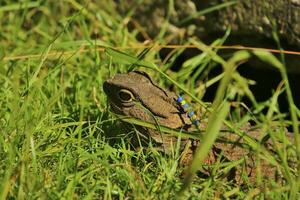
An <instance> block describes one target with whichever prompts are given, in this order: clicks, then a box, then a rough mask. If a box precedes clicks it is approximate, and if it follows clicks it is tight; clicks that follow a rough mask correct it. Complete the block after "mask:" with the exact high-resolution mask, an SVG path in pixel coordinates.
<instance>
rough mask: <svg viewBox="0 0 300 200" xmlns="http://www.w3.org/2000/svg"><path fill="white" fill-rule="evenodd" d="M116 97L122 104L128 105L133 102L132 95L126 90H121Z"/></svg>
mask: <svg viewBox="0 0 300 200" xmlns="http://www.w3.org/2000/svg"><path fill="white" fill-rule="evenodd" d="M118 97H119V99H120V100H121V101H122V102H125V103H128V102H131V101H132V100H133V94H132V93H131V92H130V91H129V90H126V89H121V90H120V91H119V93H118Z"/></svg>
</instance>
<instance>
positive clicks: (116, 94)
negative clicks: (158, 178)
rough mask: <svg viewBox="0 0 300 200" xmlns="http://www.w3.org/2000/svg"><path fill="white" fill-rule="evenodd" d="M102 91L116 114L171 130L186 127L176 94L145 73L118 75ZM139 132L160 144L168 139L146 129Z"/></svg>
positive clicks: (108, 81)
mask: <svg viewBox="0 0 300 200" xmlns="http://www.w3.org/2000/svg"><path fill="white" fill-rule="evenodd" d="M103 89H104V92H105V93H106V95H107V97H108V100H109V103H110V105H111V108H112V111H113V112H115V113H116V114H120V115H124V116H129V117H134V118H137V119H140V120H143V121H147V122H152V123H158V124H160V125H164V126H167V127H170V128H180V127H183V126H184V125H185V124H186V121H187V118H186V116H185V115H183V114H182V112H181V111H180V109H179V107H178V105H177V104H176V96H175V94H173V93H171V92H169V91H166V90H164V89H162V88H160V87H159V86H157V85H156V84H155V83H153V81H152V80H151V78H150V77H149V75H148V74H146V73H145V72H139V71H133V72H129V73H126V74H117V75H115V76H114V77H112V78H110V79H108V80H107V81H105V82H104V85H103ZM138 130H139V131H140V132H141V133H142V134H144V136H146V137H147V138H152V139H154V141H155V142H157V143H165V142H166V141H165V140H167V136H164V137H162V136H161V135H162V134H160V133H159V131H155V130H150V129H147V128H143V127H139V128H138Z"/></svg>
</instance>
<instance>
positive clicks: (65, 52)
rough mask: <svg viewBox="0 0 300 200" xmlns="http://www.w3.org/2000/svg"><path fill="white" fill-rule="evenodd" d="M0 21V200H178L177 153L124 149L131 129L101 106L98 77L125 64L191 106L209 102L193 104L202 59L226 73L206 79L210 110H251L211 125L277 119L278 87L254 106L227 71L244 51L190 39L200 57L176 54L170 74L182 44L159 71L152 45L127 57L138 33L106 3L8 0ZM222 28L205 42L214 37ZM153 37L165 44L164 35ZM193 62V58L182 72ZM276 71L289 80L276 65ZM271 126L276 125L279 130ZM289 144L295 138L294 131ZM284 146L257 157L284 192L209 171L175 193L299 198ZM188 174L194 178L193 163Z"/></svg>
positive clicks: (267, 124)
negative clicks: (247, 105) (279, 175)
mask: <svg viewBox="0 0 300 200" xmlns="http://www.w3.org/2000/svg"><path fill="white" fill-rule="evenodd" d="M0 18H1V21H0V27H1V32H0V39H1V48H0V72H1V73H0V85H1V88H0V130H1V134H0V198H1V199H7V198H11V199H14V198H22V199H23V198H26V199H27V198H28V199H34V198H43V199H60V198H68V199H69V198H70V199H71V198H72V199H73V198H80V199H98V198H103V199H116V198H119V199H126V198H132V199H145V198H149V199H157V198H159V199H173V198H176V197H177V194H178V192H179V191H180V190H181V189H182V187H183V183H182V171H183V167H182V166H180V165H179V163H178V155H177V154H176V155H174V156H169V157H168V156H164V155H162V154H160V153H159V152H157V151H156V150H155V149H151V148H149V149H148V150H147V151H136V152H135V151H132V150H131V149H130V148H129V146H130V145H129V144H128V141H127V139H126V137H123V136H127V135H128V134H129V133H128V132H124V130H120V129H119V126H118V122H117V120H116V119H115V118H114V117H113V116H112V115H111V113H110V112H109V111H108V109H109V108H108V106H107V105H108V104H107V101H106V97H105V94H104V92H103V90H102V85H103V82H104V81H105V79H107V78H108V77H110V76H112V75H113V74H116V73H118V72H126V71H127V70H128V68H129V67H136V66H139V67H140V66H142V67H144V68H143V70H146V71H148V72H149V73H151V74H152V75H153V77H154V79H155V80H157V81H158V82H159V84H160V85H162V86H165V87H168V86H170V85H174V86H176V89H175V90H176V92H178V93H185V94H186V96H187V99H189V100H191V101H194V102H195V104H194V107H195V108H199V107H203V106H205V107H208V106H207V103H204V102H202V101H201V100H200V99H201V97H202V95H203V93H200V92H199V91H203V90H204V89H205V88H203V87H202V86H199V87H198V82H197V81H198V80H196V76H195V75H194V74H193V73H194V69H196V70H198V68H197V66H200V68H199V70H198V71H197V74H199V75H203V74H204V73H206V72H207V71H206V70H207V69H206V68H208V67H207V66H212V67H217V66H219V65H222V66H223V68H224V69H225V72H224V73H222V74H220V75H219V76H216V77H214V78H212V79H210V80H208V81H207V85H208V86H210V85H212V84H215V83H216V82H219V80H222V81H223V82H222V81H221V85H220V86H219V87H220V89H219V92H218V93H217V97H216V99H215V101H214V103H213V106H212V107H209V109H210V111H209V112H211V113H214V112H215V111H216V110H218V109H219V111H222V112H223V111H224V113H227V112H229V103H230V100H231V99H238V98H237V97H243V96H247V97H249V98H250V99H251V100H252V103H253V105H254V106H253V109H252V110H253V112H252V113H250V112H249V113H246V114H244V115H243V116H242V117H241V116H240V115H239V112H238V109H235V110H234V112H232V113H233V114H232V115H234V114H235V113H237V114H236V115H237V116H238V117H237V118H238V121H229V120H228V118H226V119H225V116H226V115H225V114H224V116H221V118H220V117H218V116H215V118H214V117H213V116H212V120H211V123H212V125H211V126H212V127H214V125H216V124H218V123H221V122H222V123H225V124H227V125H228V126H232V128H233V129H234V130H235V131H236V132H237V134H239V131H238V128H234V127H235V126H234V125H235V124H238V123H241V124H242V123H245V122H247V121H250V120H253V121H255V122H257V125H258V126H261V127H264V128H265V130H266V131H267V130H270V128H271V124H273V123H277V124H279V127H280V126H281V127H283V126H284V125H285V123H286V121H284V118H283V117H282V113H280V112H279V110H278V109H277V108H278V105H277V104H276V95H277V96H278V95H284V91H288V93H289V92H290V91H289V88H288V86H287V85H286V84H283V85H282V87H281V88H279V90H278V92H275V93H274V97H270V100H269V101H267V102H265V103H259V102H256V101H255V98H254V97H253V95H252V93H251V91H250V90H249V88H248V83H249V82H248V80H246V79H244V78H243V77H241V76H239V74H238V73H237V72H236V71H235V68H236V67H237V64H238V63H239V62H243V61H244V60H245V59H247V58H248V57H250V56H253V55H252V54H251V52H245V51H240V52H236V53H235V54H234V56H233V57H232V58H231V59H229V60H224V59H223V58H221V57H220V56H218V54H217V52H215V51H212V50H211V49H210V48H209V47H207V46H205V45H204V44H202V43H200V42H199V41H196V40H193V39H191V40H190V41H186V44H194V45H195V46H196V47H197V48H199V49H200V50H201V51H202V52H203V53H202V54H201V55H199V56H197V57H195V58H191V59H190V60H188V61H186V63H185V65H184V67H183V68H182V69H181V70H180V71H179V72H177V73H171V72H170V71H169V70H168V68H169V66H171V65H172V64H173V63H174V62H175V60H176V58H177V57H178V56H179V55H180V53H181V52H182V51H183V50H182V49H177V50H174V51H175V53H174V54H173V55H170V59H169V61H168V63H166V65H164V66H161V65H162V61H161V60H160V57H159V54H158V51H156V47H155V46H156V44H154V45H153V49H150V50H149V51H148V52H147V54H145V55H144V56H142V57H141V58H140V59H138V58H136V57H139V56H138V55H140V56H141V55H142V54H143V51H142V50H139V49H136V48H134V47H136V46H139V42H138V41H137V40H136V37H137V34H138V31H137V30H134V31H129V30H128V29H127V24H126V23H127V20H128V19H124V18H122V17H121V16H120V15H119V14H118V13H117V12H116V10H115V6H114V3H113V1H108V0H107V1H99V2H96V3H95V2H88V3H86V2H83V1H73V0H67V1H43V2H42V1H23V2H22V3H21V2H19V3H16V2H15V1H11V0H5V1H2V2H1V3H0ZM228 34H229V32H228V33H227V34H226V35H225V36H224V38H220V39H219V40H217V41H215V44H222V43H223V42H224V40H225V39H226V37H227V35H228ZM160 37H161V38H160V42H162V44H163V41H164V40H163V34H160ZM103 47H119V48H126V53H125V54H122V53H120V52H117V51H114V50H111V49H109V48H107V49H106V51H107V54H105V53H103V50H104V49H103ZM131 47H132V48H131ZM123 52H125V50H123ZM141 52H142V53H141ZM254 54H256V55H257V56H258V57H260V58H262V57H263V58H264V60H267V61H269V62H272V59H274V58H273V57H272V55H270V54H268V55H262V54H260V53H259V52H255V53H254ZM120 55H122V56H123V57H122V56H120ZM129 55H135V56H129ZM195 62H196V63H198V65H195V66H194V67H195V68H189V66H190V64H191V63H195ZM272 63H274V62H272ZM276 63H278V62H277V61H276ZM281 65H282V64H280V66H281ZM158 66H159V67H158ZM276 66H277V67H278V64H276ZM145 67H146V68H145ZM281 67H283V66H281ZM227 69H228V70H231V71H230V73H229V72H226V70H227ZM280 72H281V73H282V76H283V81H284V83H287V78H286V76H285V72H284V71H280ZM182 77H186V78H182ZM187 77H192V78H191V79H187ZM202 81H203V80H202ZM225 91H226V92H225ZM288 96H289V103H290V107H291V113H292V115H293V117H292V121H290V122H288V123H290V124H292V125H293V127H294V130H295V133H297V126H298V125H297V123H298V122H297V112H298V115H299V110H297V109H296V107H295V106H294V103H293V101H292V99H291V96H290V94H288ZM272 100H273V101H272ZM238 103H241V102H238ZM239 105H241V104H239ZM239 108H240V107H239ZM263 109H269V113H268V115H263V114H261V112H260V111H261V110H263ZM298 117H299V116H298ZM131 122H133V121H131ZM133 123H134V122H133ZM136 123H138V122H136ZM209 130H213V131H211V133H210V135H211V137H209V138H208V139H207V140H205V141H204V142H205V143H206V144H207V146H206V147H205V149H204V150H201V149H200V151H199V155H200V157H201V156H202V157H203V156H205V154H206V151H207V150H209V148H210V146H211V145H212V144H213V142H214V140H215V139H216V137H217V136H218V131H215V130H214V129H209ZM209 130H208V132H209ZM280 130H281V133H283V132H284V129H283V128H282V129H280ZM173 131H174V130H173ZM166 132H168V131H167V130H166ZM169 132H170V133H172V130H171V131H170V130H169ZM175 132H176V131H175ZM120 134H121V136H120ZM122 134H123V135H122ZM271 136H272V135H271ZM111 138H113V139H111ZM274 138H275V140H276V137H274ZM295 140H296V144H298V143H299V142H298V141H299V140H298V139H297V137H295ZM247 142H248V143H249V145H250V146H251V147H252V148H254V149H255V150H256V149H257V148H258V144H257V142H256V141H253V140H252V139H251V138H249V139H248V141H247ZM292 150H293V152H294V153H295V152H296V151H297V152H299V147H298V146H297V145H296V147H294V146H293V147H292ZM288 153H289V152H288V151H287V150H286V148H283V149H279V150H278V155H279V158H277V157H276V158H274V156H270V155H269V154H268V152H266V151H263V150H262V151H259V154H261V157H262V158H265V157H266V158H267V159H270V160H271V161H272V159H273V160H276V159H277V160H276V161H277V162H276V164H278V165H279V166H278V167H279V168H281V169H283V170H282V171H283V172H284V176H285V178H286V184H284V186H283V187H281V186H280V185H277V184H276V183H275V182H274V183H272V182H270V183H267V184H266V185H264V184H265V183H264V184H263V183H261V184H258V186H257V184H253V183H251V182H249V183H247V184H245V186H243V187H240V186H239V185H237V184H235V183H233V182H227V181H226V180H225V179H223V178H222V177H221V176H220V174H221V173H222V171H219V170H218V168H216V170H215V173H214V174H213V175H212V176H211V177H208V178H206V179H203V178H200V177H199V178H193V179H190V180H188V181H187V182H186V183H185V184H186V186H187V189H189V193H188V194H187V193H184V194H183V195H185V196H186V197H190V198H194V199H197V198H201V199H211V198H236V199H244V198H248V199H250V198H252V197H261V198H263V197H266V198H277V197H279V198H286V199H287V198H289V197H297V195H299V191H298V188H297V186H299V181H298V180H297V177H296V176H295V175H296V174H297V169H290V168H289V167H288V166H287V164H286V161H285V158H286V157H287V154H288ZM276 155H277V154H276ZM201 159H203V158H201ZM278 160H279V161H283V162H282V163H281V162H278ZM193 166H196V168H199V167H200V166H201V160H199V161H197V160H195V161H194V165H193ZM188 173H191V174H194V173H195V170H194V169H191V170H190V171H188ZM258 183H259V181H258ZM188 186H189V187H188Z"/></svg>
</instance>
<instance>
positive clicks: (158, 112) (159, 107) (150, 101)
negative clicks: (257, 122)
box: [103, 71, 291, 182]
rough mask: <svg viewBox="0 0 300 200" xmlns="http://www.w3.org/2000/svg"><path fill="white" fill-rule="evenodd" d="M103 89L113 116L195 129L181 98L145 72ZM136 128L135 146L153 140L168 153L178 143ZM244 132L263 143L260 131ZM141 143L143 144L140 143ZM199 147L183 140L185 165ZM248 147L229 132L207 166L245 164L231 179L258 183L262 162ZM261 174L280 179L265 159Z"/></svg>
mask: <svg viewBox="0 0 300 200" xmlns="http://www.w3.org/2000/svg"><path fill="white" fill-rule="evenodd" d="M103 89H104V92H105V93H106V95H107V96H108V100H109V103H110V105H111V108H112V110H113V112H114V113H116V114H120V115H124V116H129V117H134V118H137V119H141V120H143V121H147V122H151V123H155V124H159V125H163V126H167V127H170V128H173V129H181V130H182V129H185V130H190V129H191V128H192V127H193V126H192V122H191V120H190V118H188V117H187V114H186V113H185V112H183V111H182V108H181V107H180V105H179V104H178V103H177V102H176V99H177V96H176V95H175V93H172V92H170V91H168V90H165V89H163V88H161V87H159V86H158V85H156V84H155V83H154V82H153V81H152V80H151V78H150V77H149V75H148V74H146V73H145V72H140V71H133V72H129V73H126V74H117V75H115V76H114V77H112V78H111V79H108V80H107V81H105V82H104V85H103ZM205 126H206V124H205V123H201V125H200V129H205ZM136 128H137V130H138V131H139V132H140V134H139V135H138V136H137V137H134V138H133V139H132V144H133V145H134V146H137V145H140V144H142V145H147V144H148V142H149V140H152V141H153V142H154V143H155V144H156V145H157V146H158V147H161V149H163V150H164V151H165V152H169V151H170V149H171V148H172V147H173V146H174V144H176V142H177V138H176V137H174V136H171V135H169V134H164V133H161V132H160V131H159V130H154V129H150V128H145V127H142V126H139V127H136ZM241 130H242V131H243V132H244V133H245V134H247V135H249V136H250V137H252V138H253V139H257V140H259V138H260V135H261V130H260V129H252V128H251V126H250V125H248V124H246V125H244V126H243V127H241ZM274 131H276V130H274ZM289 137H290V136H289ZM290 138H291V137H290ZM138 141H142V142H141V143H139V142H138ZM259 142H260V141H259ZM288 143H289V142H288ZM188 145H189V146H188ZM197 145H201V141H192V142H191V140H189V139H186V140H181V147H182V149H184V147H187V146H188V149H189V150H188V151H186V152H185V153H183V154H182V155H184V156H183V157H182V162H183V163H187V162H188V161H189V160H190V159H191V157H192V152H193V150H194V149H195V146H197ZM245 146H247V144H246V143H245V142H244V140H243V138H242V137H240V136H238V135H236V134H233V133H232V132H230V131H229V130H228V129H225V131H222V133H221V134H220V138H219V140H217V141H216V143H215V144H214V146H213V148H212V150H211V152H210V153H209V155H208V156H207V158H206V160H205V164H208V165H209V164H213V163H215V162H216V161H217V160H218V159H219V158H221V159H225V160H228V161H238V160H241V161H242V160H243V161H244V162H243V161H242V163H243V164H239V166H238V167H234V170H231V171H230V173H228V174H227V175H228V177H231V178H234V179H235V180H237V181H239V182H240V181H241V177H242V176H241V174H243V175H245V174H246V176H247V177H249V178H250V180H254V179H255V177H256V174H257V169H256V168H257V159H258V158H257V156H255V154H256V153H257V152H254V151H252V150H251V148H249V147H245ZM264 146H265V147H266V148H267V149H269V150H270V151H274V149H273V147H272V142H271V140H270V139H267V141H264ZM185 149H187V148H185ZM260 170H261V174H262V175H263V176H265V177H269V178H275V176H277V175H278V171H277V168H276V167H275V166H272V165H271V164H269V163H268V162H267V161H265V160H263V159H260Z"/></svg>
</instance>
